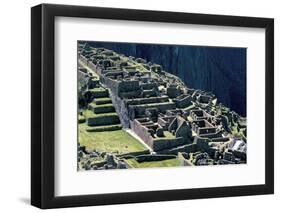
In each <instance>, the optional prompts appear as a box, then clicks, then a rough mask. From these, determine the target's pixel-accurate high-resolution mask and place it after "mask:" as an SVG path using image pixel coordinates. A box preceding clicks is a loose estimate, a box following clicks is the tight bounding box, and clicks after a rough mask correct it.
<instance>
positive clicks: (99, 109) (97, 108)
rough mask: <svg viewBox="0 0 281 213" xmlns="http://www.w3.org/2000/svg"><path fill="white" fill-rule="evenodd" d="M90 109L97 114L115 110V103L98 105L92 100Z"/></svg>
mask: <svg viewBox="0 0 281 213" xmlns="http://www.w3.org/2000/svg"><path fill="white" fill-rule="evenodd" d="M89 109H90V110H92V111H93V112H94V113H95V114H100V113H108V112H115V108H114V106H113V104H101V105H96V104H95V103H93V102H92V103H90V104H89Z"/></svg>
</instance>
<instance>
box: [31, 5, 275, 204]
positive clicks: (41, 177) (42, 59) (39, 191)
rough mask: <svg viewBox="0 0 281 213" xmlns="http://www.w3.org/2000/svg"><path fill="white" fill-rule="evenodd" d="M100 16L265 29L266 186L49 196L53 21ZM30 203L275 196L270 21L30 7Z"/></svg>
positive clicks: (52, 185)
mask: <svg viewBox="0 0 281 213" xmlns="http://www.w3.org/2000/svg"><path fill="white" fill-rule="evenodd" d="M58 16H63V17H80V18H100V19H113V20H114V19H115V20H132V21H146V22H162V23H182V24H200V25H218V26H237V27H251V28H264V29H265V32H266V41H265V43H266V48H265V61H266V64H265V76H266V77H265V89H266V93H265V94H266V97H265V100H266V101H265V103H266V106H265V109H266V110H265V115H266V118H265V121H266V125H265V126H266V127H265V133H266V134H265V141H266V144H265V184H262V185H247V186H226V187H215V188H199V189H177V190H163V191H144V192H130V193H112V194H93V195H79V196H76V195H75V196H62V197H56V196H55V195H54V189H55V182H54V178H55V171H54V166H55V160H54V157H55V156H54V149H55V146H54V145H55V144H54V143H55V137H54V132H55V107H54V106H55V99H54V96H55V85H54V82H55V81H54V78H55V73H54V72H55V69H54V59H55V52H54V51H55V47H54V21H55V17H58ZM31 52H32V53H31V112H32V113H31V114H32V115H31V204H32V205H34V206H37V207H39V208H43V209H46V208H60V207H75V206H90V205H105V204H121V203H139V202H154V201H169V200H182V199H198V198H217V197H228V196H246V195H260V194H272V193H274V20H273V19H271V18H256V17H240V16H225V15H208V14H193V13H178V12H164V11H147V10H131V9H113V8H102V7H86V6H68V5H53V4H41V5H38V6H35V7H32V8H31Z"/></svg>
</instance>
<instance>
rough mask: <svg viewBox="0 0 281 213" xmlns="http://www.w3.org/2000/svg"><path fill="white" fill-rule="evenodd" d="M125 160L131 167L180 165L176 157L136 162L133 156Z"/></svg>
mask: <svg viewBox="0 0 281 213" xmlns="http://www.w3.org/2000/svg"><path fill="white" fill-rule="evenodd" d="M126 162H127V163H128V164H129V165H130V166H131V167H132V168H153V167H174V166H180V161H179V160H178V159H177V158H173V159H168V160H161V161H145V162H141V163H139V162H137V161H136V160H135V159H134V158H130V159H127V160H126Z"/></svg>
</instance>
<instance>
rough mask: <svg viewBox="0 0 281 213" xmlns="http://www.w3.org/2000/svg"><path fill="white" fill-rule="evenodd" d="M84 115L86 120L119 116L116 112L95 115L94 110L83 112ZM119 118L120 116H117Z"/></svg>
mask: <svg viewBox="0 0 281 213" xmlns="http://www.w3.org/2000/svg"><path fill="white" fill-rule="evenodd" d="M83 115H84V116H85V118H86V119H87V118H91V117H104V116H112V115H117V113H116V112H109V113H99V114H95V113H94V112H93V111H92V110H88V109H86V110H84V111H83ZM117 116H118V115H117Z"/></svg>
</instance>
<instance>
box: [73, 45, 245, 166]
mask: <svg viewBox="0 0 281 213" xmlns="http://www.w3.org/2000/svg"><path fill="white" fill-rule="evenodd" d="M78 60H79V67H78V81H79V88H78V90H79V91H78V96H79V100H78V103H79V123H83V122H86V124H87V126H88V129H87V131H89V132H95V131H115V130H119V129H122V128H123V129H129V130H131V131H132V132H133V133H134V134H135V135H136V136H137V137H138V138H139V139H141V140H142V142H143V143H145V145H147V146H148V147H149V148H150V151H148V152H146V153H131V154H127V155H118V154H114V153H99V152H91V153H89V152H87V150H86V149H85V147H83V146H80V145H79V146H78V164H79V165H78V167H79V168H80V169H85V170H90V169H116V168H120V169H123V168H129V167H130V166H129V165H128V164H127V163H126V162H127V160H128V159H130V158H134V159H135V160H136V161H137V162H144V161H148V162H149V161H159V160H165V159H171V158H177V159H178V160H179V161H180V162H181V165H182V166H197V165H218V164H241V163H246V160H247V158H246V156H247V154H246V153H247V128H246V118H244V117H241V116H239V115H238V114H237V113H236V112H234V111H232V110H230V109H229V108H227V107H226V106H223V105H222V104H221V103H219V100H217V98H216V97H215V95H214V94H212V93H210V92H206V91H201V90H195V89H192V88H188V87H187V86H186V85H185V84H184V83H183V81H182V80H181V79H180V78H178V77H177V76H175V75H172V74H170V73H169V72H167V71H165V70H163V69H162V67H161V65H159V64H154V63H153V62H150V61H146V60H145V59H142V58H134V57H133V56H128V57H127V56H125V55H122V54H118V53H116V52H113V51H111V50H108V49H105V48H94V47H91V46H90V45H89V44H88V43H86V42H83V43H79V47H78ZM85 109H86V110H85ZM86 112H87V113H86ZM85 114H87V115H85ZM91 157H95V158H99V159H100V161H98V162H94V163H93V162H92V161H91Z"/></svg>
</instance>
